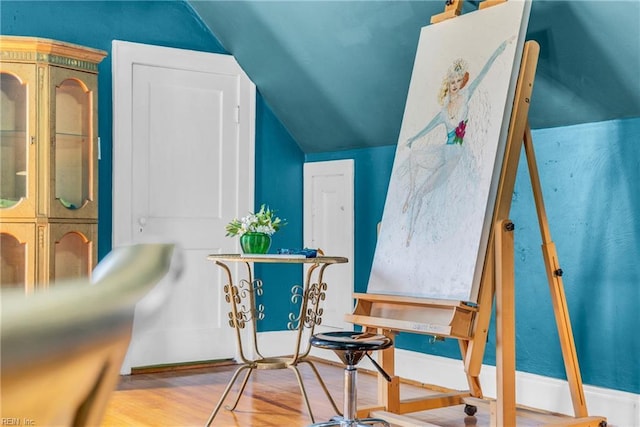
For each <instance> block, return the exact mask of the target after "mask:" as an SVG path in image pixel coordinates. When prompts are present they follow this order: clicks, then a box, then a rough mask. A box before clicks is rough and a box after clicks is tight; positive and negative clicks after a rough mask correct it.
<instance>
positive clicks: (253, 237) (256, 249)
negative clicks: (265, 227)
mask: <svg viewBox="0 0 640 427" xmlns="http://www.w3.org/2000/svg"><path fill="white" fill-rule="evenodd" d="M240 246H241V247H242V252H243V253H245V254H266V253H267V252H268V251H269V247H270V246H271V236H270V235H268V234H265V233H253V232H249V233H244V234H243V235H242V236H240Z"/></svg>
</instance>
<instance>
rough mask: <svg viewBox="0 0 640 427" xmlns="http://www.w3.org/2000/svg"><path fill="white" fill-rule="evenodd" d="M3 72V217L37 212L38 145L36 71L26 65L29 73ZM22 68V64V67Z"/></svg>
mask: <svg viewBox="0 0 640 427" xmlns="http://www.w3.org/2000/svg"><path fill="white" fill-rule="evenodd" d="M8 68H11V67H7V66H5V64H3V66H2V71H0V112H1V113H0V216H2V217H16V216H19V215H31V216H33V215H34V209H35V208H34V206H35V201H33V200H31V199H32V198H33V197H34V190H35V187H34V185H35V176H32V174H33V173H34V172H35V169H34V168H32V167H31V165H32V164H33V162H34V158H33V157H34V153H35V148H34V144H32V142H33V141H32V139H33V132H32V130H31V128H30V120H29V118H30V114H29V113H30V108H34V107H33V105H32V104H34V102H33V99H31V98H32V97H30V96H29V92H30V90H29V78H30V77H31V74H33V70H32V69H30V68H27V67H22V68H23V69H22V70H18V71H24V72H25V74H26V75H19V74H17V73H14V72H9V71H8ZM18 68H20V67H18Z"/></svg>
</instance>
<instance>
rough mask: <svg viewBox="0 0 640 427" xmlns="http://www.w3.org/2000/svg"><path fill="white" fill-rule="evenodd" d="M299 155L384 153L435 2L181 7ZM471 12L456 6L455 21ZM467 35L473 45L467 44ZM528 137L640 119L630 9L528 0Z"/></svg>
mask: <svg viewBox="0 0 640 427" xmlns="http://www.w3.org/2000/svg"><path fill="white" fill-rule="evenodd" d="M188 3H189V4H190V5H191V6H192V7H193V9H194V10H195V11H196V13H197V14H198V15H199V16H200V17H201V19H202V20H203V22H204V23H205V24H206V25H207V26H208V27H209V28H210V30H211V31H212V32H213V34H215V36H216V37H217V38H218V40H219V41H220V42H221V43H222V45H223V46H224V47H225V48H226V49H227V50H228V51H229V52H231V53H232V54H233V55H234V56H235V57H236V59H237V60H238V62H239V63H240V65H241V66H242V67H243V69H244V70H245V71H246V72H247V74H248V75H249V77H250V78H251V79H252V80H253V81H254V82H255V83H256V86H257V88H258V90H259V91H260V93H261V94H262V95H263V97H264V98H265V100H266V101H267V103H268V104H269V106H270V107H271V108H272V110H273V111H274V113H275V114H276V115H277V116H278V118H279V119H280V120H281V121H282V123H283V124H284V125H285V126H286V127H287V129H288V130H289V131H290V132H291V134H292V136H293V137H294V139H295V140H296V141H297V142H298V144H299V145H300V147H301V149H302V150H303V151H304V152H307V153H311V152H326V151H337V150H344V149H353V148H362V147H374V146H382V145H390V144H395V143H396V142H397V137H398V133H399V131H400V126H401V121H402V115H403V113H404V104H405V101H406V96H407V90H408V87H409V80H410V78H411V70H412V67H413V60H414V56H415V51H416V47H417V43H418V37H419V33H420V28H421V27H423V26H425V25H429V21H430V19H431V16H432V15H435V14H437V13H440V12H442V11H443V9H444V1H432V0H428V1H367V0H362V1H283V2H275V1H218V0H215V1H213V0H212V1H203V0H191V1H188ZM476 8H477V2H471V1H467V2H465V6H464V9H463V12H471V11H473V10H475V9H476ZM470 37H473V35H472V34H470ZM527 39H529V40H532V39H535V40H537V41H538V42H539V43H540V45H541V55H540V60H539V64H538V72H537V76H536V82H535V86H534V94H533V100H532V104H531V111H530V123H531V126H532V128H534V129H536V128H548V127H556V126H566V125H572V124H578V123H585V122H596V121H601V120H609V119H614V118H625V117H639V116H640V1H638V0H625V1H607V0H602V1H593V0H584V1H576V0H569V1H558V0H556V1H541V0H533V3H532V10H531V17H530V20H529V30H528V37H527Z"/></svg>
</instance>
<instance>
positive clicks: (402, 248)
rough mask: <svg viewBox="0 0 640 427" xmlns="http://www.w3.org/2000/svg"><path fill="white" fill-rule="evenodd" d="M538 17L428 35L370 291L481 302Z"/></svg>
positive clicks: (475, 23)
mask: <svg viewBox="0 0 640 427" xmlns="http://www.w3.org/2000/svg"><path fill="white" fill-rule="evenodd" d="M529 9H530V4H529V2H525V1H519V0H510V1H508V2H505V3H502V4H499V5H496V6H492V7H490V8H487V9H484V10H479V11H475V12H471V13H468V14H465V15H462V16H459V17H456V18H453V19H450V20H448V21H445V22H442V23H438V24H434V25H430V26H427V27H424V28H423V29H422V31H421V34H420V39H419V43H418V47H417V52H416V59H415V62H414V68H413V73H412V76H411V82H410V85H409V92H408V96H407V102H406V106H405V112H404V117H403V120H402V126H401V130H400V135H399V138H398V145H397V148H396V153H395V159H394V164H393V169H392V172H391V180H390V183H389V188H388V191H387V198H386V201H385V207H384V214H383V217H382V223H381V227H380V232H379V235H378V242H377V246H376V251H375V255H374V260H373V266H372V270H371V275H370V278H369V285H368V289H367V292H372V293H387V294H395V295H410V296H419V297H428V298H439V299H453V300H462V301H475V300H476V298H477V288H478V286H479V280H480V276H481V273H482V266H483V263H484V257H485V254H486V249H487V248H486V246H487V242H488V236H489V229H490V222H491V218H492V214H493V206H494V203H495V197H496V187H497V184H498V178H499V174H500V166H501V162H502V156H503V154H504V146H505V144H506V138H507V132H508V126H509V118H510V115H511V107H512V103H513V97H514V91H515V84H516V81H517V77H518V71H519V66H520V58H521V56H522V47H523V44H524V36H525V33H526V27H527V22H528V16H529Z"/></svg>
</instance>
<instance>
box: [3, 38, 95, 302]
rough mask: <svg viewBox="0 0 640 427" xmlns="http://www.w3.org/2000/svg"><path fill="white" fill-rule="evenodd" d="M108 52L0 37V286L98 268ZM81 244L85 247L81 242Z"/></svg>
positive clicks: (41, 283) (83, 273)
mask: <svg viewBox="0 0 640 427" xmlns="http://www.w3.org/2000/svg"><path fill="white" fill-rule="evenodd" d="M105 56H106V52H103V51H101V50H97V49H91V48H86V47H82V46H77V45H72V44H69V43H64V42H59V41H54V40H48V39H39V38H33V37H10V36H0V79H1V80H0V86H1V87H0V111H1V112H2V114H1V115H0V254H1V262H2V272H1V273H0V285H1V286H3V287H5V286H20V287H24V288H25V290H26V291H27V292H30V291H31V290H33V289H34V288H35V287H36V283H37V284H38V285H37V286H47V285H48V283H49V282H51V281H53V280H56V279H59V278H63V277H64V278H66V277H76V276H86V275H88V274H89V272H90V271H91V268H92V267H93V265H95V261H96V242H97V222H98V132H97V129H98V111H97V105H98V76H97V72H98V64H99V63H100V61H102V59H103V58H104V57H105ZM81 242H83V243H81Z"/></svg>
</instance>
